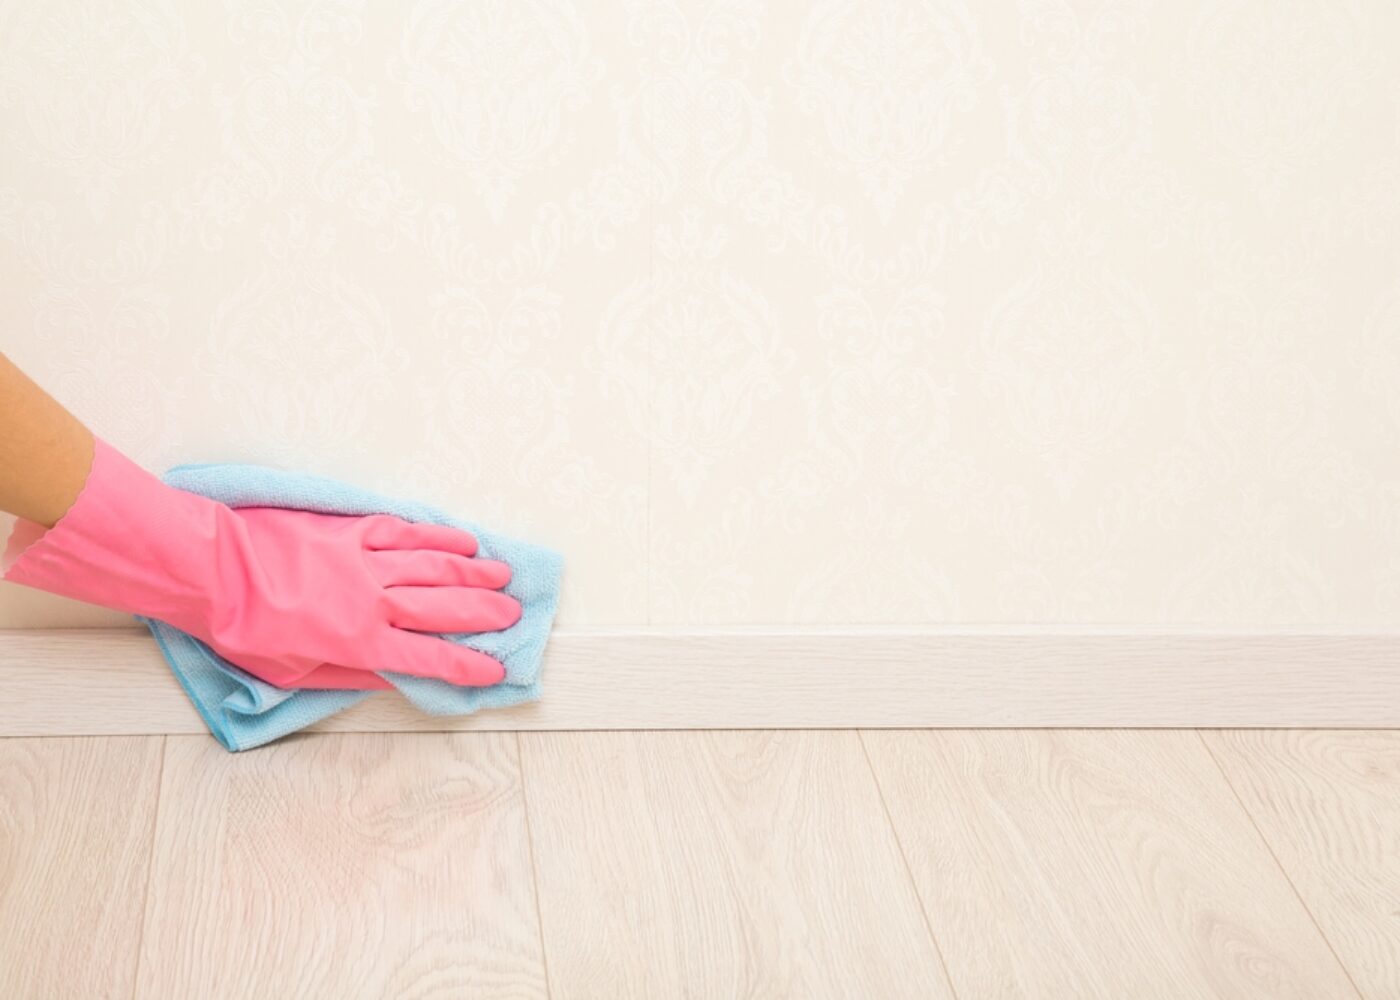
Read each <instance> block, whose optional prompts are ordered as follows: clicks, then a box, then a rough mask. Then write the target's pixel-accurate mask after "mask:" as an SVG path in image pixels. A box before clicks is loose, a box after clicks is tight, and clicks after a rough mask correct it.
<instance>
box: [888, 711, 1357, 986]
mask: <svg viewBox="0 0 1400 1000" xmlns="http://www.w3.org/2000/svg"><path fill="white" fill-rule="evenodd" d="M862 738H863V739H864V740H865V743H866V745H867V748H868V750H869V753H870V757H871V760H872V763H873V766H874V768H875V773H876V775H877V778H878V780H879V783H880V786H881V788H882V790H883V793H884V797H885V800H886V802H887V803H888V805H889V809H890V814H891V816H892V818H893V822H894V825H895V828H896V829H897V831H898V833H899V836H900V839H901V842H902V845H903V848H904V851H905V854H906V856H907V857H908V860H909V863H910V867H911V870H912V872H913V876H914V880H915V882H916V884H917V885H918V887H919V892H920V894H921V896H922V898H923V901H924V904H925V906H926V907H927V909H928V912H929V918H930V922H931V924H932V927H933V932H934V934H935V935H936V937H937V938H938V940H939V942H940V944H941V945H942V948H943V953H944V956H945V958H946V960H947V963H948V969H949V973H950V975H951V977H952V982H953V985H954V987H955V988H956V990H957V992H958V994H959V995H960V996H963V997H997V998H999V1000H1014V998H1031V997H1035V998H1041V997H1044V998H1058V997H1074V998H1076V1000H1089V998H1102V1000H1122V998H1124V997H1133V998H1134V1000H1150V998H1162V1000H1180V998H1182V997H1219V998H1230V1000H1252V998H1258V1000H1322V998H1331V997H1338V998H1342V997H1345V998H1355V997H1356V995H1357V994H1356V991H1355V989H1354V987H1353V985H1352V983H1351V982H1350V981H1349V980H1348V978H1347V976H1346V974H1345V972H1344V970H1343V969H1342V968H1341V967H1340V965H1339V964H1338V963H1337V960H1336V958H1335V957H1334V956H1333V954H1332V952H1331V951H1330V950H1329V948H1328V946H1327V943H1326V942H1325V941H1324V940H1323V938H1322V936H1321V935H1320V934H1319V933H1318V930H1317V928H1316V927H1315V926H1314V924H1313V922H1312V920H1311V918H1310V917H1309V915H1308V913H1307V911H1306V910H1305V909H1304V907H1303V906H1302V904H1301V903H1300V902H1299V900H1298V898H1297V897H1296V896H1295V894H1294V893H1293V890H1292V888H1291V887H1290V886H1289V884H1288V882H1287V880H1286V879H1285V878H1284V876H1283V874H1282V872H1280V870H1279V869H1278V866H1277V865H1276V864H1275V862H1274V860H1273V858H1272V857H1271V856H1270V855H1269V852H1268V850H1267V848H1266V847H1265V845H1264V844H1263V843H1262V842H1261V841H1260V839H1259V836H1258V834H1257V833H1256V831H1255V830H1254V828H1253V827H1252V825H1251V824H1250V822H1249V817H1248V816H1247V815H1246V814H1245V813H1244V811H1243V810H1242V809H1241V808H1240V806H1239V803H1238V801H1237V800H1236V799H1235V797H1234V795H1233V793H1232V792H1231V791H1230V789H1229V787H1228V785H1227V784H1226V783H1225V781H1224V780H1223V778H1222V777H1221V774H1220V772H1219V770H1218V769H1217V768H1216V766H1215V764H1214V762H1213V761H1212V760H1211V759H1210V757H1209V755H1208V754H1207V753H1206V752H1205V751H1204V748H1203V747H1202V746H1201V744H1200V741H1199V740H1198V739H1197V737H1196V736H1195V734H1193V733H1187V732H1157V733H1144V732H1123V731H1096V732H1053V733H1052V732H1039V733H1037V732H1015V733H1010V732H966V731H965V732H939V733H933V732H924V733H887V732H874V731H871V732H866V733H863V734H862Z"/></svg>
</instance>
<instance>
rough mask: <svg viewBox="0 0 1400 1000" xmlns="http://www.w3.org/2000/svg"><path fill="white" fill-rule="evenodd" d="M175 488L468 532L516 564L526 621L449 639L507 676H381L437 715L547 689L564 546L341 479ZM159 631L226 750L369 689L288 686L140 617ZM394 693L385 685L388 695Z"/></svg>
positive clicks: (232, 471)
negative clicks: (543, 676)
mask: <svg viewBox="0 0 1400 1000" xmlns="http://www.w3.org/2000/svg"><path fill="white" fill-rule="evenodd" d="M161 478H162V481H163V482H165V483H166V484H167V485H170V486H174V487H176V488H177V489H182V490H187V491H189V492H190V493H198V494H200V495H202V496H206V497H209V498H210V499H211V500H217V501H219V502H220V503H224V504H227V505H228V506H230V507H290V508H294V509H298V510H314V511H318V512H320V513H323V514H352V515H363V514H394V515H396V516H398V517H401V518H403V519H404V520H406V521H426V522H431V523H433V524H445V525H450V526H451V527H454V528H462V529H464V530H466V531H470V532H471V533H472V534H473V535H475V536H476V539H477V548H478V555H479V556H480V557H482V558H488V559H499V560H501V561H502V562H505V563H507V564H509V566H510V568H511V580H510V583H509V584H508V585H507V586H506V587H505V592H506V593H507V594H510V595H511V596H512V597H514V598H515V599H516V600H518V601H519V602H520V606H521V616H520V620H519V621H518V622H516V623H515V624H514V625H512V626H511V627H510V628H508V629H503V630H501V631H499V632H485V633H480V634H477V633H462V634H456V633H451V634H446V635H444V638H446V639H448V640H449V641H451V642H460V643H461V644H462V645H464V646H470V647H471V648H472V649H476V650H480V651H481V652H483V653H486V654H487V655H489V656H493V657H495V658H496V659H497V660H499V661H500V662H501V663H503V664H505V668H506V676H505V680H503V681H502V682H501V683H499V684H496V685H493V686H491V687H485V688H464V687H456V686H454V685H452V684H448V683H447V682H445V681H437V680H431V679H428V678H424V677H410V676H407V675H405V674H390V673H385V674H384V675H383V676H384V678H385V679H386V680H388V681H389V682H390V683H391V684H393V685H394V687H396V688H397V689H398V690H399V691H400V692H402V694H403V695H404V697H406V698H407V699H408V700H409V701H411V702H413V704H414V705H416V706H418V708H420V709H422V710H423V711H424V712H428V713H430V714H432V715H467V714H469V713H471V712H475V711H476V710H477V709H479V708H504V707H506V706H508V705H516V704H519V703H520V702H523V701H533V700H535V699H537V698H538V697H539V694H540V682H539V673H540V661H541V659H542V657H543V655H544V647H545V643H546V642H547V641H548V639H549V630H550V626H551V625H552V624H553V621H554V612H555V609H556V608H557V607H558V604H559V577H560V574H561V573H562V571H563V565H564V561H563V557H562V556H560V555H559V553H557V552H554V551H552V550H550V549H547V548H544V547H542V546H539V545H532V544H530V543H529V542H522V541H520V540H519V539H515V538H507V537H505V536H503V535H498V534H496V533H495V532H492V531H488V530H487V529H485V528H481V527H479V526H477V525H475V524H472V523H471V522H470V521H464V520H462V519H460V518H455V517H450V516H448V515H447V514H444V513H443V512H442V511H440V510H438V509H436V508H434V507H430V506H428V505H427V504H422V503H416V502H414V501H411V500H393V499H390V498H388V497H384V496H379V495H378V494H375V493H371V492H369V491H367V490H362V489H359V488H357V487H354V486H347V485H346V484H345V483H340V482H337V481H335V480H333V479H326V478H324V477H321V476H315V475H310V474H307V473H301V472H286V471H283V470H281V469H274V468H268V467H265V466H260V465H246V464H240V463H229V464H205V465H177V466H175V467H173V468H171V469H170V470H169V471H167V472H166V473H165V475H164V476H162V477H161ZM136 619H137V620H138V621H140V622H141V623H142V624H144V625H145V626H146V627H147V628H149V629H150V630H151V634H152V635H154V636H155V638H156V642H158V643H159V644H160V649H161V652H162V653H164V654H165V659H166V661H167V662H168V663H169V664H170V669H171V670H173V671H174V672H175V676H176V677H177V678H179V680H180V684H181V685H182V686H183V687H184V689H185V693H186V694H187V695H189V696H190V700H191V701H193V702H194V704H195V707H196V708H198V709H199V714H200V715H202V716H203V717H204V722H205V724H206V725H208V726H209V731H210V732H211V733H213V734H214V737H215V738H216V739H217V740H218V741H219V742H220V743H222V744H223V745H224V747H225V748H226V749H228V750H247V749H249V748H250V747H256V746H261V745H262V744H264V743H268V742H271V741H272V740H275V739H277V738H279V737H282V736H285V735H287V734H288V733H290V732H294V731H296V730H298V729H301V728H303V727H305V726H309V725H311V724H312V723H313V722H317V721H319V720H321V719H324V718H326V717H327V716H329V715H334V714H335V713H336V712H339V711H340V710H342V709H344V708H348V707H350V706H351V705H353V704H355V703H356V702H358V701H361V700H363V699H364V698H366V697H368V696H369V695H370V694H372V693H374V692H370V691H284V690H282V689H281V688H277V687H273V686H272V685H271V684H268V683H266V682H264V681H261V680H259V679H258V678H256V677H253V676H252V675H251V674H248V673H246V672H245V671H243V670H241V669H240V668H238V667H236V666H234V665H233V664H232V663H229V662H228V661H227V660H225V659H224V658H223V657H221V656H219V654H217V653H215V652H214V651H213V650H212V649H210V648H209V647H208V646H207V645H205V644H204V643H203V642H201V641H200V640H199V639H196V638H195V637H194V636H192V635H190V634H189V633H187V632H182V631H180V630H179V629H177V628H174V627H172V626H170V625H167V624H166V623H165V622H162V621H158V620H156V619H154V618H146V617H144V616H142V615H137V616H136ZM384 693H386V694H387V692H384Z"/></svg>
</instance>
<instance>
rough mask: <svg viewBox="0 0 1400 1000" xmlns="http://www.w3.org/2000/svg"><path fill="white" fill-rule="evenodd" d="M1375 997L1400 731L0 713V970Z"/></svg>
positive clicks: (848, 990) (278, 986)
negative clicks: (36, 724) (101, 731)
mask: <svg viewBox="0 0 1400 1000" xmlns="http://www.w3.org/2000/svg"><path fill="white" fill-rule="evenodd" d="M274 996H275V997H297V998H302V997H306V998H320V997H326V998H337V1000H339V998H351V997H373V998H385V997H411V998H414V1000H425V998H434V997H443V998H447V997H467V996H470V997H512V998H544V997H552V998H556V1000H575V998H595V997H596V998H608V1000H613V998H621V997H640V998H646V1000H657V998H668V997H684V998H696V1000H709V998H728V997H745V998H786V997H833V998H837V997H839V998H853V997H856V998H859V997H870V998H878V1000H886V998H902V997H908V998H915V997H917V998H961V1000H970V998H987V997H995V998H1031V997H1037V998H1039V997H1043V998H1049V1000H1059V998H1073V1000H1086V998H1104V1000H1124V998H1129V997H1131V998H1138V1000H1146V998H1158V997H1160V998H1164V1000H1166V998H1170V1000H1188V998H1195V997H1202V998H1229V1000H1251V998H1259V1000H1266V998H1267V1000H1284V998H1298V1000H1302V998H1308V1000H1324V998H1332V997H1339V998H1340V997H1349V998H1356V997H1366V998H1371V1000H1388V998H1393V997H1400V732H1370V731H1322V730H1300V731H1258V730H1254V731H1224V730H1212V731H1200V732H1197V731H1187V730H982V731H975V730H867V731H856V730H821V731H801V730H781V731H727V730H726V731H707V730H690V731H671V732H656V731H651V732H532V733H519V734H517V733H451V734H446V733H444V734H430V733H413V734H408V733H399V734H345V735H339V734H336V735H328V734H323V735H302V736H297V737H292V738H289V739H286V740H283V741H281V742H280V743H277V744H274V745H272V746H269V747H265V748H262V749H260V750H255V751H250V752H248V753H244V754H240V755H230V754H228V753H225V752H224V751H223V750H222V749H220V748H219V747H218V746H217V745H216V744H215V743H214V742H213V741H212V740H210V739H208V738H207V737H202V736H164V737H162V736H152V737H95V738H43V739H0V997H4V998H6V1000H20V998H28V997H43V998H51V997H60V998H66V997H83V998H87V997H114V998H116V997H120V998H128V997H141V998H167V997H218V998H241V997H249V998H253V997H256V998H265V997H274Z"/></svg>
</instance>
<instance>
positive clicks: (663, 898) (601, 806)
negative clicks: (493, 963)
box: [521, 731, 951, 1000]
mask: <svg viewBox="0 0 1400 1000" xmlns="http://www.w3.org/2000/svg"><path fill="white" fill-rule="evenodd" d="M521 743H522V767H523V771H524V775H525V788H526V799H527V802H528V806H529V816H530V825H531V829H532V831H533V841H534V850H535V863H536V872H537V879H538V884H539V891H540V912H541V918H542V926H543V928H544V933H545V950H546V954H547V957H548V963H549V973H550V983H551V989H552V995H553V997H554V1000H575V998H625V997H641V998H647V1000H652V998H656V997H691V998H697V1000H699V998H709V997H731V996H732V997H737V996H743V997H749V998H769V997H771V998H780V997H805V998H818V997H840V998H848V997H857V996H859V997H880V998H882V1000H895V998H899V997H918V998H920V1000H929V998H938V997H951V993H950V992H949V990H948V986H947V980H946V977H945V975H944V973H943V970H942V966H941V962H940V959H939V956H938V954H937V951H936V949H935V947H934V945H933V943H932V941H931V939H930V937H929V934H928V931H927V927H926V923H925V920H924V917H923V914H922V912H921V910H920V907H919V904H918V900H917V896H916V895H915V893H914V890H913V887H912V885H911V884H910V882H909V879H908V874H907V871H906V869H905V866H904V863H903V860H902V858H901V857H900V855H899V851H898V847H897V845H896V843H895V841H894V838H893V835H892V833H891V830H890V828H889V825H888V822H887V819H886V817H885V815H884V811H883V808H882V806H881V804H880V801H879V797H878V794H877V792H876V789H875V786H874V782H873V781H872V780H871V775H870V771H869V767H868V764H867V762H866V761H865V759H864V755H863V754H862V752H861V749H860V745H859V741H858V739H857V737H856V734H855V733H854V732H852V731H828V732H791V731H789V732H723V731H720V732H714V731H710V732H702V731H694V732H666V733H661V732H650V733H634V732H611V733H522V734H521Z"/></svg>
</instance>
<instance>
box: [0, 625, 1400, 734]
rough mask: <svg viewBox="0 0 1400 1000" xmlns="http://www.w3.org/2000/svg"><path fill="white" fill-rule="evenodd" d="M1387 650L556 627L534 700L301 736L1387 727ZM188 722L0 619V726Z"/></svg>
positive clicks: (106, 645) (113, 660)
mask: <svg viewBox="0 0 1400 1000" xmlns="http://www.w3.org/2000/svg"><path fill="white" fill-rule="evenodd" d="M1397 662H1400V635H1394V634H1389V633H1374V634H1371V633H1360V632H1355V633H1349V632H1338V633H1290V632H1211V633H1198V632H1190V631H1173V630H1151V629H1149V630H1132V629H1085V628H1075V629H1064V628H1057V627H1053V626H1027V627H1021V628H1017V627H995V628H991V627H989V628H983V629H977V628H956V629H953V628H949V629H919V630H899V629H880V628H869V629H830V630H822V629H805V628H804V629H778V628H748V629H738V628H736V629H719V628H714V629H692V630H674V629H645V628H637V629H569V628H561V629H559V630H557V631H556V632H555V634H554V635H553V637H552V638H551V639H550V643H549V647H548V650H547V652H546V656H545V664H544V672H543V678H544V696H543V698H542V700H540V701H538V702H535V703H532V704H528V705H521V706H517V707H515V708H510V709H502V710H493V711H490V712H480V713H477V714H476V715H471V716H467V717H463V718H450V717H446V718H445V717H435V716H428V715H424V714H423V713H421V712H418V711H417V710H416V709H414V708H413V707H412V706H411V705H410V704H409V703H408V702H406V701H405V700H404V699H403V698H401V697H399V696H397V695H395V694H382V695H377V696H375V697H372V698H370V699H368V700H367V701H365V702H363V703H361V704H360V705H357V706H355V707H354V708H352V709H350V710H348V711H346V712H343V713H341V714H340V715H337V716H334V717H333V718H331V719H328V720H326V721H325V722H322V723H320V724H319V725H318V726H317V727H315V728H316V730H317V731H322V732H413V731H420V732H428V731H431V732H439V731H458V730H557V729H749V728H753V729H782V728H793V729H803V728H808V729H811V728H824V727H839V728H847V727H855V726H859V727H864V728H885V727H911V728H922V727H943V726H958V727H961V726H982V727H1044V726H1080V727H1097V726H1137V727H1156V726H1168V727H1188V728H1189V727H1201V726H1209V727H1221V726H1228V727H1241V726H1244V727H1252V726H1314V727H1339V728H1354V727H1373V728H1386V727H1393V726H1400V670H1396V669H1395V664H1396V663H1397ZM854 678H859V681H858V682H857V681H855V680H853V679H854ZM204 731H205V730H204V726H203V723H202V722H201V721H200V719H199V716H198V714H197V713H196V712H195V710H194V708H193V707H192V706H191V705H190V703H189V700H188V699H187V698H186V697H185V694H184V692H183V691H181V690H180V686H179V684H178V683H176V681H175V679H174V678H173V677H172V676H171V673H170V670H169V668H168V667H167V666H166V665H165V662H164V661H163V660H162V659H161V656H160V653H159V650H158V649H157V647H156V644H155V642H154V640H152V639H151V637H150V634H149V633H148V632H146V631H145V630H144V629H61V630H60V629H55V630H49V631H43V630H34V631H0V736H64V735H117V734H128V733H129V734H145V733H203V732H204Z"/></svg>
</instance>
